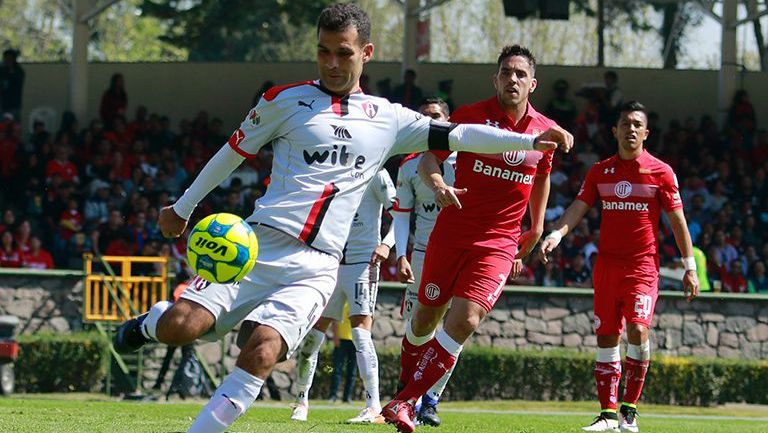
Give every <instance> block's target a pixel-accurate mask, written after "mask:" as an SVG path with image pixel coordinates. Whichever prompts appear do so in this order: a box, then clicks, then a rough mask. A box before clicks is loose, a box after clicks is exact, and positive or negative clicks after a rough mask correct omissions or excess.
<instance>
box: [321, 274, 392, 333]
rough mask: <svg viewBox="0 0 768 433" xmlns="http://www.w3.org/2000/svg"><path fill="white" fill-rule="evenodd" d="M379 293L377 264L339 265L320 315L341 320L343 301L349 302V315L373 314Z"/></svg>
mask: <svg viewBox="0 0 768 433" xmlns="http://www.w3.org/2000/svg"><path fill="white" fill-rule="evenodd" d="M378 293H379V266H378V265H376V266H375V267H373V268H372V267H371V265H370V264H368V263H357V264H354V265H339V278H338V280H337V282H336V289H335V290H334V291H333V296H331V300H330V301H328V305H327V306H326V307H325V311H323V314H322V316H323V317H326V318H328V319H333V320H336V321H341V320H342V319H343V317H342V315H343V314H344V303H345V302H349V316H350V317H351V316H373V312H374V311H376V296H377V295H378Z"/></svg>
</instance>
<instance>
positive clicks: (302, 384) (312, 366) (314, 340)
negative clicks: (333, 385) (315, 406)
mask: <svg viewBox="0 0 768 433" xmlns="http://www.w3.org/2000/svg"><path fill="white" fill-rule="evenodd" d="M324 341H325V333H324V332H322V331H319V330H317V329H315V328H312V329H311V330H310V331H309V333H308V334H307V336H306V337H305V338H304V343H303V344H302V345H301V350H299V357H298V359H297V360H296V371H297V372H298V377H297V378H296V385H297V386H296V387H297V388H298V393H297V394H296V402H297V403H300V404H304V405H308V404H309V388H311V387H312V380H313V379H314V378H315V370H316V369H317V356H318V354H320V346H322V345H323V342H324Z"/></svg>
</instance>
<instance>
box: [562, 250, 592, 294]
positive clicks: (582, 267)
mask: <svg viewBox="0 0 768 433" xmlns="http://www.w3.org/2000/svg"><path fill="white" fill-rule="evenodd" d="M563 281H564V283H565V286H566V287H592V275H591V274H590V272H589V268H587V266H586V260H585V259H584V256H583V255H581V254H577V255H576V257H574V258H573V259H571V266H570V267H568V268H565V272H564V273H563Z"/></svg>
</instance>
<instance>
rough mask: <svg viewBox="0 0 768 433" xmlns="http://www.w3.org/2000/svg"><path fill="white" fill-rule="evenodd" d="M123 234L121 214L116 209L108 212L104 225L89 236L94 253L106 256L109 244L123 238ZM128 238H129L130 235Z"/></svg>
mask: <svg viewBox="0 0 768 433" xmlns="http://www.w3.org/2000/svg"><path fill="white" fill-rule="evenodd" d="M125 233H126V230H125V227H124V221H123V215H122V213H121V212H120V211H119V210H117V209H114V210H112V211H110V212H109V218H108V219H107V222H106V224H102V225H101V226H99V228H98V229H96V230H94V231H93V233H92V234H91V241H92V243H93V249H94V252H95V253H96V254H101V255H104V254H106V251H107V247H108V246H109V244H111V243H112V242H113V241H115V240H117V239H118V238H121V237H123V236H124V235H125ZM128 236H129V237H130V234H129V235H128Z"/></svg>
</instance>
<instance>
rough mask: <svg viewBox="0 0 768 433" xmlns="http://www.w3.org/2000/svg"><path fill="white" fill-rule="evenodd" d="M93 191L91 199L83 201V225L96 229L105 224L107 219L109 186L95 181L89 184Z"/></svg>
mask: <svg viewBox="0 0 768 433" xmlns="http://www.w3.org/2000/svg"><path fill="white" fill-rule="evenodd" d="M91 188H92V189H93V190H94V192H93V194H92V195H91V197H90V198H89V199H88V200H86V201H85V210H84V212H83V213H84V217H85V225H86V226H87V227H98V226H99V225H100V224H104V223H105V222H107V218H108V217H109V184H108V183H106V182H104V181H102V180H98V179H97V180H95V181H94V182H93V183H92V184H91Z"/></svg>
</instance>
